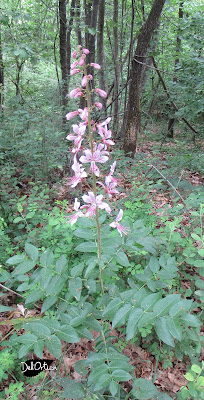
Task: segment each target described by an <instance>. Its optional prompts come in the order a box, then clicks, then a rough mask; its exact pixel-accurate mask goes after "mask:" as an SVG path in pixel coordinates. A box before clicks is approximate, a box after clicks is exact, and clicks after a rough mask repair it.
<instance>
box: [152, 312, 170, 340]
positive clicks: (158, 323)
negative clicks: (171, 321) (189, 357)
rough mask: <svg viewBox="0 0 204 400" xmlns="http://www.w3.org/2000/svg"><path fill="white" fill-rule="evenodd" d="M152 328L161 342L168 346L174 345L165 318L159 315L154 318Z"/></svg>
mask: <svg viewBox="0 0 204 400" xmlns="http://www.w3.org/2000/svg"><path fill="white" fill-rule="evenodd" d="M154 328H155V331H156V334H157V336H158V337H159V339H160V340H162V342H164V343H166V344H168V345H169V346H172V347H174V340H173V337H172V335H171V333H170V332H169V330H168V327H167V322H166V318H164V317H159V318H156V320H155V323H154Z"/></svg>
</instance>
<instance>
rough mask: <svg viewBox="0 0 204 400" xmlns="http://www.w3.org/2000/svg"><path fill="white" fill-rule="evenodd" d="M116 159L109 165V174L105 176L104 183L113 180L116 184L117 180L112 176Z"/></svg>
mask: <svg viewBox="0 0 204 400" xmlns="http://www.w3.org/2000/svg"><path fill="white" fill-rule="evenodd" d="M115 166H116V161H114V163H113V164H112V165H111V167H110V172H109V174H108V175H107V176H106V177H105V183H106V185H108V184H109V183H111V182H113V183H115V185H117V183H118V180H117V179H116V178H114V177H113V173H114V171H115Z"/></svg>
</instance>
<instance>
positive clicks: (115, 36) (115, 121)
mask: <svg viewBox="0 0 204 400" xmlns="http://www.w3.org/2000/svg"><path fill="white" fill-rule="evenodd" d="M113 23H114V25H113V56H114V64H115V79H114V91H113V98H114V99H115V102H114V107H113V131H114V133H115V134H116V132H117V130H118V122H119V121H118V119H119V115H118V113H119V106H118V105H119V102H118V91H119V79H120V67H119V60H118V0H114V2H113Z"/></svg>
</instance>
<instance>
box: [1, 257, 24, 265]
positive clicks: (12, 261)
mask: <svg viewBox="0 0 204 400" xmlns="http://www.w3.org/2000/svg"><path fill="white" fill-rule="evenodd" d="M24 260H25V256H24V255H16V256H13V257H10V258H9V259H8V260H7V261H6V263H7V264H9V265H16V264H19V263H21V262H22V261H24Z"/></svg>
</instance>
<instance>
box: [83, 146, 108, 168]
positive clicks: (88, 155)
mask: <svg viewBox="0 0 204 400" xmlns="http://www.w3.org/2000/svg"><path fill="white" fill-rule="evenodd" d="M101 146H103V145H101V144H99V145H98V149H97V148H96V150H95V151H94V152H93V153H92V152H91V150H89V149H86V150H84V153H85V156H81V157H80V161H81V162H82V163H88V162H91V161H94V162H100V163H102V164H103V163H105V162H106V161H107V160H108V156H107V154H108V152H107V151H101V150H102V149H101ZM103 147H104V146H103ZM104 154H105V155H104Z"/></svg>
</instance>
